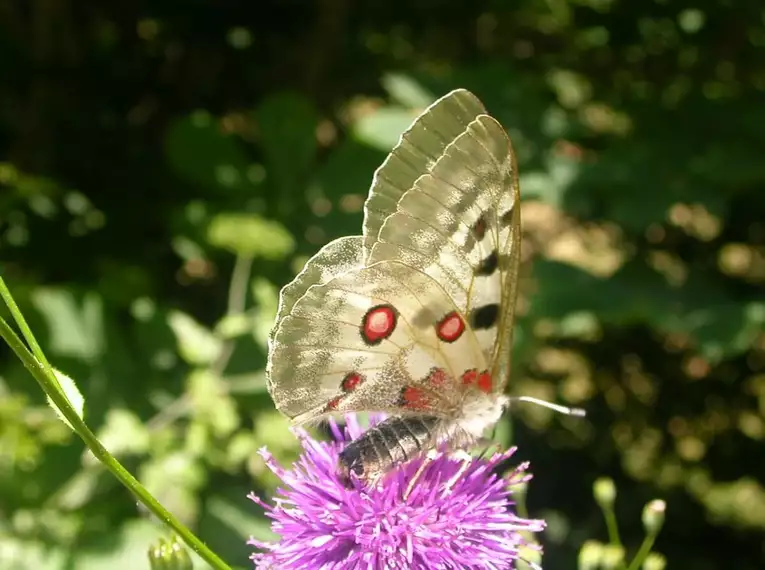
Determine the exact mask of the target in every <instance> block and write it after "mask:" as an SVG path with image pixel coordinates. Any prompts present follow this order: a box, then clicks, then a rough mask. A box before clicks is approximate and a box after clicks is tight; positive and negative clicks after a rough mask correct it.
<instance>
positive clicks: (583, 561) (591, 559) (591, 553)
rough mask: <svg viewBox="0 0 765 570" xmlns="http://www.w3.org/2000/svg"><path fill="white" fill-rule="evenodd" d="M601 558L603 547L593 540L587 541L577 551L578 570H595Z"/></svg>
mask: <svg viewBox="0 0 765 570" xmlns="http://www.w3.org/2000/svg"><path fill="white" fill-rule="evenodd" d="M602 556H603V545H602V544H601V543H599V542H597V541H595V540H588V541H586V542H585V543H584V544H583V545H582V548H580V549H579V565H578V568H579V570H596V568H598V567H599V566H600V559H601V558H602Z"/></svg>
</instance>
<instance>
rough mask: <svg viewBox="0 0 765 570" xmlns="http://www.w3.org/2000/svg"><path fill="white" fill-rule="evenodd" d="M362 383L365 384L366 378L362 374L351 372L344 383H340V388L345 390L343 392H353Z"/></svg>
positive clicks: (344, 379)
mask: <svg viewBox="0 0 765 570" xmlns="http://www.w3.org/2000/svg"><path fill="white" fill-rule="evenodd" d="M362 382H364V377H363V376H362V375H361V374H359V373H357V372H351V373H350V374H348V375H347V376H346V377H345V378H343V381H342V382H341V383H340V387H341V388H342V389H343V392H353V391H354V390H355V389H356V388H358V387H359V386H360V385H361V383H362Z"/></svg>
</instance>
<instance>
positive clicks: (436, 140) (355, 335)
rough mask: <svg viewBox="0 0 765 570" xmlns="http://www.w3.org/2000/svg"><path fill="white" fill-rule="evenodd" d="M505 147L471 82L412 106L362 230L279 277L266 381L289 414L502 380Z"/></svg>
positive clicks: (508, 170)
mask: <svg viewBox="0 0 765 570" xmlns="http://www.w3.org/2000/svg"><path fill="white" fill-rule="evenodd" d="M519 208H520V205H519V193H518V182H517V173H516V168H515V159H514V155H513V152H512V148H511V145H510V141H509V139H508V137H507V135H506V134H505V132H504V130H503V129H502V127H501V126H500V125H499V123H497V122H496V121H495V120H494V119H492V118H491V117H489V116H488V115H485V114H484V109H483V106H482V105H481V103H480V102H479V101H478V100H477V99H476V98H475V97H474V96H473V95H472V94H470V93H469V92H467V91H464V90H457V91H454V92H452V93H450V94H448V95H446V96H445V97H443V98H442V99H440V100H439V101H437V102H436V103H434V104H433V105H432V106H431V107H430V108H428V110H426V111H425V113H423V115H422V116H420V117H419V118H418V119H417V120H416V121H415V123H414V124H413V125H412V127H410V129H409V130H408V131H407V132H406V133H404V135H402V137H401V140H400V141H399V144H398V145H397V146H396V148H394V150H393V151H392V153H391V155H390V156H389V157H388V158H387V159H386V161H385V162H384V163H383V165H382V166H381V167H380V168H379V169H378V171H377V172H376V173H375V178H374V181H373V184H372V188H371V190H370V196H369V198H368V199H367V202H366V204H365V218H364V229H363V236H362V237H353V238H343V239H341V240H336V241H335V242H332V243H330V244H328V245H327V246H326V247H325V248H324V249H322V250H321V251H320V252H319V253H318V254H317V255H316V256H315V257H314V258H312V259H311V260H310V261H309V262H308V264H307V265H306V268H305V269H304V270H303V272H302V273H301V274H300V275H298V276H297V277H296V279H295V281H294V282H293V283H291V284H289V285H288V286H286V287H285V288H284V290H283V291H282V295H281V299H280V305H279V310H278V316H277V325H276V326H275V328H274V330H273V331H272V336H271V339H270V346H269V348H270V350H269V362H268V378H269V390H270V392H271V395H272V397H273V399H274V402H275V403H276V405H277V407H278V408H279V409H280V410H281V411H282V412H284V413H285V414H286V415H287V416H289V417H290V418H292V419H293V420H294V421H295V422H302V421H306V420H311V419H315V418H317V417H319V416H322V415H325V414H329V413H333V412H342V411H346V410H353V411H388V412H394V413H397V414H402V413H407V412H409V411H411V412H417V413H430V414H434V415H441V416H445V417H448V416H449V415H450V414H452V413H453V411H454V410H455V409H457V408H459V405H460V399H461V398H462V397H463V396H464V391H465V389H466V386H467V385H475V386H477V387H478V388H480V389H481V390H483V391H485V392H496V391H500V390H502V389H503V388H504V386H505V384H506V382H507V376H508V369H509V359H510V349H511V344H512V322H513V313H514V306H515V298H516V285H517V272H518V260H519V253H520V252H519V245H520V243H519V242H520V209H519Z"/></svg>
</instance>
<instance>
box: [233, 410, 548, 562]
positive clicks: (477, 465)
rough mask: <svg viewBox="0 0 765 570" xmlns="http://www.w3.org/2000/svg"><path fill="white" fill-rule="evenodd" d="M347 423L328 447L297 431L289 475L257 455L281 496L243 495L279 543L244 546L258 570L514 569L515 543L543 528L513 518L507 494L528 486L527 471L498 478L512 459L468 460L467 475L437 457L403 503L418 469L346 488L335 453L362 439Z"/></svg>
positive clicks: (351, 419) (457, 463) (454, 462)
mask: <svg viewBox="0 0 765 570" xmlns="http://www.w3.org/2000/svg"><path fill="white" fill-rule="evenodd" d="M378 420H379V418H378ZM346 422H347V423H346V426H345V428H340V427H339V426H338V425H337V424H335V423H334V422H330V428H331V430H332V433H333V436H334V441H329V442H323V441H317V440H314V439H312V438H311V437H310V436H309V435H308V434H307V433H306V432H305V431H304V430H301V429H296V430H295V433H296V435H297V437H298V438H299V439H300V441H301V443H302V446H303V450H304V451H303V453H302V455H301V457H300V458H299V459H298V461H297V462H296V463H295V465H294V466H293V467H292V468H291V469H285V468H283V467H282V466H280V465H279V464H278V463H277V462H276V460H275V459H274V458H273V456H271V454H269V453H268V451H267V450H266V449H265V448H264V449H261V450H260V454H261V456H262V457H263V458H264V459H265V461H266V464H267V465H268V467H269V468H270V469H271V471H273V472H274V473H275V474H276V475H277V476H278V477H279V478H280V479H281V481H282V483H283V486H282V487H280V488H279V489H278V490H277V495H276V497H275V498H274V504H273V505H269V504H267V503H266V502H265V501H263V500H262V499H260V498H259V497H257V496H256V495H254V494H252V493H251V494H250V495H249V498H250V499H252V500H253V501H255V503H257V504H258V505H260V506H261V507H263V508H264V509H265V511H266V515H267V516H268V517H270V518H271V519H272V523H271V525H272V529H273V531H274V532H275V533H277V534H278V535H280V536H281V540H280V541H279V542H275V543H269V542H261V541H257V540H255V539H252V538H251V539H250V540H249V542H248V543H249V544H250V545H252V546H255V547H257V548H258V549H260V550H261V552H258V553H255V554H253V555H252V560H253V561H254V563H255V566H256V568H259V569H266V568H268V569H272V568H273V569H277V568H278V569H291V570H319V569H321V570H352V569H353V570H355V569H364V570H374V569H386V570H393V569H405V568H412V569H423V570H436V569H438V570H442V569H443V570H446V569H458V568H464V569H466V570H478V569H485V568H490V569H492V570H504V569H512V568H514V567H515V561H517V560H519V559H521V554H520V553H519V548H521V547H523V546H528V545H527V543H526V541H525V540H524V538H523V536H522V534H521V533H522V532H538V531H541V530H542V529H543V528H544V522H543V521H541V520H529V519H523V518H520V517H518V516H517V515H516V514H515V513H514V512H513V505H514V502H513V501H512V493H513V487H514V486H515V485H517V484H519V483H522V482H525V481H527V480H528V479H530V475H528V474H527V473H526V468H527V465H520V466H518V467H516V468H515V469H514V470H512V472H510V473H509V474H507V475H505V476H504V477H501V476H499V475H498V474H497V473H496V471H497V468H498V466H499V464H501V463H502V464H504V462H505V461H506V460H507V459H508V458H510V457H511V456H512V455H513V453H514V451H515V449H510V450H508V451H505V452H503V453H495V454H494V455H492V456H491V457H488V458H483V459H473V460H472V461H471V462H470V463H469V464H468V465H467V467H465V464H464V463H463V462H462V461H461V460H459V459H455V458H451V457H449V456H448V455H446V454H441V455H439V456H438V457H437V458H436V459H435V460H433V461H432V462H431V463H430V464H429V465H427V466H426V468H425V469H424V471H423V472H422V473H421V474H420V476H419V478H418V479H417V481H416V483H415V485H414V486H413V488H412V490H411V492H410V493H409V495H408V496H406V497H404V495H405V490H406V489H407V487H408V485H409V482H410V481H411V479H412V477H413V476H414V475H415V473H416V472H417V470H418V468H419V467H420V465H421V464H422V461H423V460H422V459H415V460H413V461H411V462H409V463H408V464H406V465H403V466H402V467H400V468H398V469H396V470H394V471H392V472H391V473H389V474H388V475H387V476H385V477H384V478H383V479H382V480H381V481H380V482H379V483H378V484H377V485H375V486H370V487H365V486H364V485H363V484H362V483H361V482H359V481H356V480H354V481H353V482H352V486H351V488H347V487H346V486H345V485H344V484H343V481H342V480H341V479H340V477H339V476H338V474H337V471H336V466H337V458H338V453H339V452H340V451H341V450H342V448H343V446H344V445H345V443H346V442H348V441H350V440H352V439H356V438H357V437H358V436H359V435H360V434H361V432H362V430H361V428H360V426H359V423H358V421H357V419H356V417H355V416H354V415H352V414H349V415H348V416H346ZM532 548H533V546H532ZM532 566H534V565H532Z"/></svg>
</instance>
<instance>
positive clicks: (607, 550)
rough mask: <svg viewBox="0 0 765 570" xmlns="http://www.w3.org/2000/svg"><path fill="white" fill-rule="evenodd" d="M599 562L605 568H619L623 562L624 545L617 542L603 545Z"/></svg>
mask: <svg viewBox="0 0 765 570" xmlns="http://www.w3.org/2000/svg"><path fill="white" fill-rule="evenodd" d="M600 563H601V566H602V568H604V569H606V570H611V569H616V568H621V567H622V566H623V564H624V547H622V546H619V545H618V544H607V545H605V546H604V547H603V557H602V558H601V562H600Z"/></svg>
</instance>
